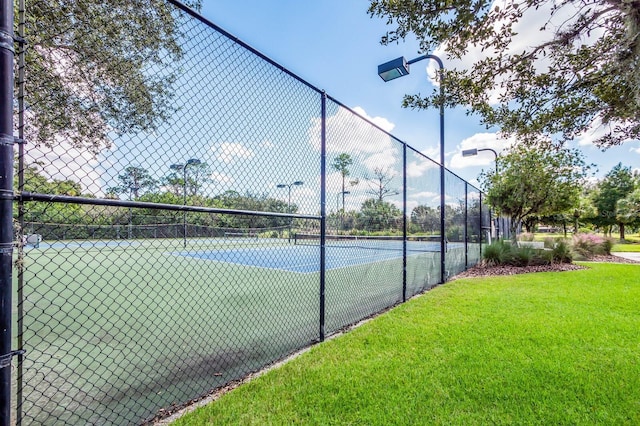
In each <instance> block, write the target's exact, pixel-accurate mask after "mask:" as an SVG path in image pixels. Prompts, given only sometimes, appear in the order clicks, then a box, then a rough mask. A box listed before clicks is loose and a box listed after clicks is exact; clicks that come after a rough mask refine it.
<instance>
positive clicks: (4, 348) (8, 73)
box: [0, 0, 14, 426]
mask: <svg viewBox="0 0 640 426" xmlns="http://www.w3.org/2000/svg"><path fill="white" fill-rule="evenodd" d="M13 43H14V36H13V1H9V0H0V218H1V219H0V263H1V265H0V359H2V362H1V363H0V426H8V425H10V424H11V357H12V356H13V353H12V352H11V329H12V326H11V325H12V324H11V310H12V301H11V293H12V291H11V285H12V281H13V279H12V275H13V269H12V267H13V144H14V136H13V87H14V86H13V66H14V63H13V61H14V48H13Z"/></svg>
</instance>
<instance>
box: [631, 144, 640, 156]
mask: <svg viewBox="0 0 640 426" xmlns="http://www.w3.org/2000/svg"><path fill="white" fill-rule="evenodd" d="M629 151H631V152H635V153H636V154H640V146H639V147H637V148H630V149H629Z"/></svg>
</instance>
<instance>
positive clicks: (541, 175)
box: [481, 146, 589, 238]
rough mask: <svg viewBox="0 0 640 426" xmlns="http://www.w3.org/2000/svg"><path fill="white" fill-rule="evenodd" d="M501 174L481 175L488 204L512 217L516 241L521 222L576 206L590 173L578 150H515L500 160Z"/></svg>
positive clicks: (519, 148) (526, 148)
mask: <svg viewBox="0 0 640 426" xmlns="http://www.w3.org/2000/svg"><path fill="white" fill-rule="evenodd" d="M500 164H501V168H500V173H499V174H496V173H495V171H490V172H487V173H483V174H482V175H481V180H482V181H483V185H484V187H485V188H486V191H487V197H486V200H487V202H488V203H489V204H490V205H491V206H493V207H494V208H496V209H497V210H498V211H499V212H500V213H501V214H503V215H508V216H511V235H512V236H513V237H514V238H515V236H516V229H517V226H518V224H519V223H520V222H522V221H523V220H525V219H526V218H528V217H530V216H550V215H553V214H558V213H564V212H566V211H569V210H570V209H574V208H575V207H576V206H577V205H578V199H579V196H580V192H581V189H582V185H583V183H584V180H585V178H586V175H587V173H588V170H589V166H587V165H585V163H584V161H583V159H582V154H581V153H580V152H579V151H577V150H570V149H564V148H562V149H560V148H558V149H554V150H541V149H537V148H528V147H525V146H516V147H513V148H511V150H510V151H509V152H508V153H507V154H506V155H504V156H503V157H502V161H501V163H500Z"/></svg>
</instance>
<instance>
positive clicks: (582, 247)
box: [573, 234, 613, 258]
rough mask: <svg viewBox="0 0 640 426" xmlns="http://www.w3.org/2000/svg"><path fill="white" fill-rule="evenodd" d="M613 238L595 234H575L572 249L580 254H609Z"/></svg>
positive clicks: (585, 255)
mask: <svg viewBox="0 0 640 426" xmlns="http://www.w3.org/2000/svg"><path fill="white" fill-rule="evenodd" d="M612 247H613V240H612V239H611V238H606V237H601V236H600V235H596V234H575V235H574V236H573V250H574V251H575V252H576V253H578V254H579V255H581V256H584V257H587V258H588V257H591V256H595V255H602V254H611V248H612Z"/></svg>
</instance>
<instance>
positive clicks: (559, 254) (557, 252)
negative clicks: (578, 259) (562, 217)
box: [552, 240, 573, 263]
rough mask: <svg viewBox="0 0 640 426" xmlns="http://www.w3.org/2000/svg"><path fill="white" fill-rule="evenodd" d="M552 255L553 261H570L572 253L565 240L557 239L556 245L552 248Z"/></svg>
mask: <svg viewBox="0 0 640 426" xmlns="http://www.w3.org/2000/svg"><path fill="white" fill-rule="evenodd" d="M552 256H553V260H554V262H560V263H571V261H572V260H573V254H572V253H571V247H570V246H569V243H568V242H567V241H566V240H558V241H557V242H556V246H555V247H554V248H553V251H552Z"/></svg>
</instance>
